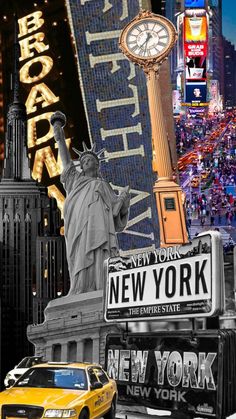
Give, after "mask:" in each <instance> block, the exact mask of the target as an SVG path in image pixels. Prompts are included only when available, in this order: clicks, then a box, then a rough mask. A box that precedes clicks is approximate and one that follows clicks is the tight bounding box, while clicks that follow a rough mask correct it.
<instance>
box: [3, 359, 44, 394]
mask: <svg viewBox="0 0 236 419" xmlns="http://www.w3.org/2000/svg"><path fill="white" fill-rule="evenodd" d="M42 361H43V357H42V356H26V357H25V358H23V359H22V360H21V361H20V362H19V364H18V365H16V366H15V367H14V368H13V369H12V370H11V371H9V372H8V373H7V375H6V377H5V379H4V385H5V387H8V386H9V380H14V381H16V380H17V379H18V378H19V377H21V375H22V374H24V373H25V372H26V371H27V370H28V369H29V368H30V367H32V366H33V365H35V364H39V363H42Z"/></svg>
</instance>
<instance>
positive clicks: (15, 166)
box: [3, 14, 31, 181]
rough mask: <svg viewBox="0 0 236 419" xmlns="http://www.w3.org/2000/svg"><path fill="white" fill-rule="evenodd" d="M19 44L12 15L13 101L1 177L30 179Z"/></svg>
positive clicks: (16, 23) (16, 24) (16, 27)
mask: <svg viewBox="0 0 236 419" xmlns="http://www.w3.org/2000/svg"><path fill="white" fill-rule="evenodd" d="M19 58H20V45H19V42H18V21H17V16H16V14H15V15H14V69H13V84H12V89H13V101H12V103H11V104H10V106H9V109H8V113H7V130H6V141H5V158H4V169H3V179H8V180H17V181H20V180H26V179H28V180H29V179H31V173H30V165H29V158H28V152H27V115H26V107H25V105H24V103H22V102H21V98H20V77H19Z"/></svg>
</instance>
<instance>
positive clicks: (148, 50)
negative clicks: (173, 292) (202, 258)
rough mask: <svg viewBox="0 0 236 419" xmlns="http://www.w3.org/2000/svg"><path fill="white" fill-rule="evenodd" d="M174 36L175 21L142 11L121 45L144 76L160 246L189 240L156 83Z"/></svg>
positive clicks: (173, 42) (175, 38) (121, 37)
mask: <svg viewBox="0 0 236 419" xmlns="http://www.w3.org/2000/svg"><path fill="white" fill-rule="evenodd" d="M176 40H177V33H176V30H175V27H174V25H173V24H172V23H171V22H170V21H169V20H168V19H166V18H165V17H163V16H160V15H156V14H154V13H152V12H150V11H141V12H140V13H139V15H138V16H136V17H135V18H134V19H133V20H132V21H131V22H130V23H128V25H127V26H126V27H125V28H124V29H123V31H122V33H121V36H120V48H121V49H122V51H123V53H124V54H125V55H126V56H127V58H128V59H129V60H130V61H132V62H134V63H135V64H137V65H139V66H140V67H141V68H142V69H143V71H144V72H145V74H146V76H147V90H148V101H149V111H150V119H151V127H152V141H153V161H154V167H156V169H157V173H158V179H157V181H156V182H155V185H154V193H155V196H156V202H157V209H158V218H159V224H160V244H161V246H163V247H164V246H173V245H175V244H183V243H187V242H188V235H187V229H186V220H185V214H184V208H183V201H184V194H183V192H182V190H181V188H180V186H179V185H178V184H177V183H175V182H174V180H173V172H172V163H171V155H170V147H169V142H168V137H167V130H166V126H165V120H164V115H163V109H162V101H161V90H160V83H159V71H160V66H161V64H162V63H163V61H164V60H166V59H167V58H168V55H169V53H170V52H171V50H172V48H173V47H174V44H175V42H176Z"/></svg>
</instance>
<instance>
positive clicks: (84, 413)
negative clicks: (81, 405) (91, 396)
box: [79, 409, 89, 419]
mask: <svg viewBox="0 0 236 419" xmlns="http://www.w3.org/2000/svg"><path fill="white" fill-rule="evenodd" d="M79 419H89V412H88V411H87V410H85V409H83V410H82V412H80V415H79Z"/></svg>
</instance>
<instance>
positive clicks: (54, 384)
mask: <svg viewBox="0 0 236 419" xmlns="http://www.w3.org/2000/svg"><path fill="white" fill-rule="evenodd" d="M10 384H12V383H10ZM117 397H118V393H117V386H116V382H115V381H114V380H112V379H111V378H109V377H108V375H107V373H106V372H105V371H104V370H103V369H102V367H101V366H100V365H96V364H87V363H60V362H59V363H55V362H48V363H45V364H40V365H36V366H34V367H32V368H30V369H28V370H27V371H26V372H25V373H24V374H23V375H22V376H21V377H20V378H19V379H18V380H17V381H16V382H15V383H14V384H13V385H12V387H10V388H9V389H7V390H5V391H2V392H1V393H0V411H1V418H14V419H23V418H24V419H26V418H27V419H28V418H30V419H41V418H42V419H44V418H45V419H46V418H55V419H56V418H71V419H97V418H101V417H103V418H104V419H115V412H116V401H117Z"/></svg>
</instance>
